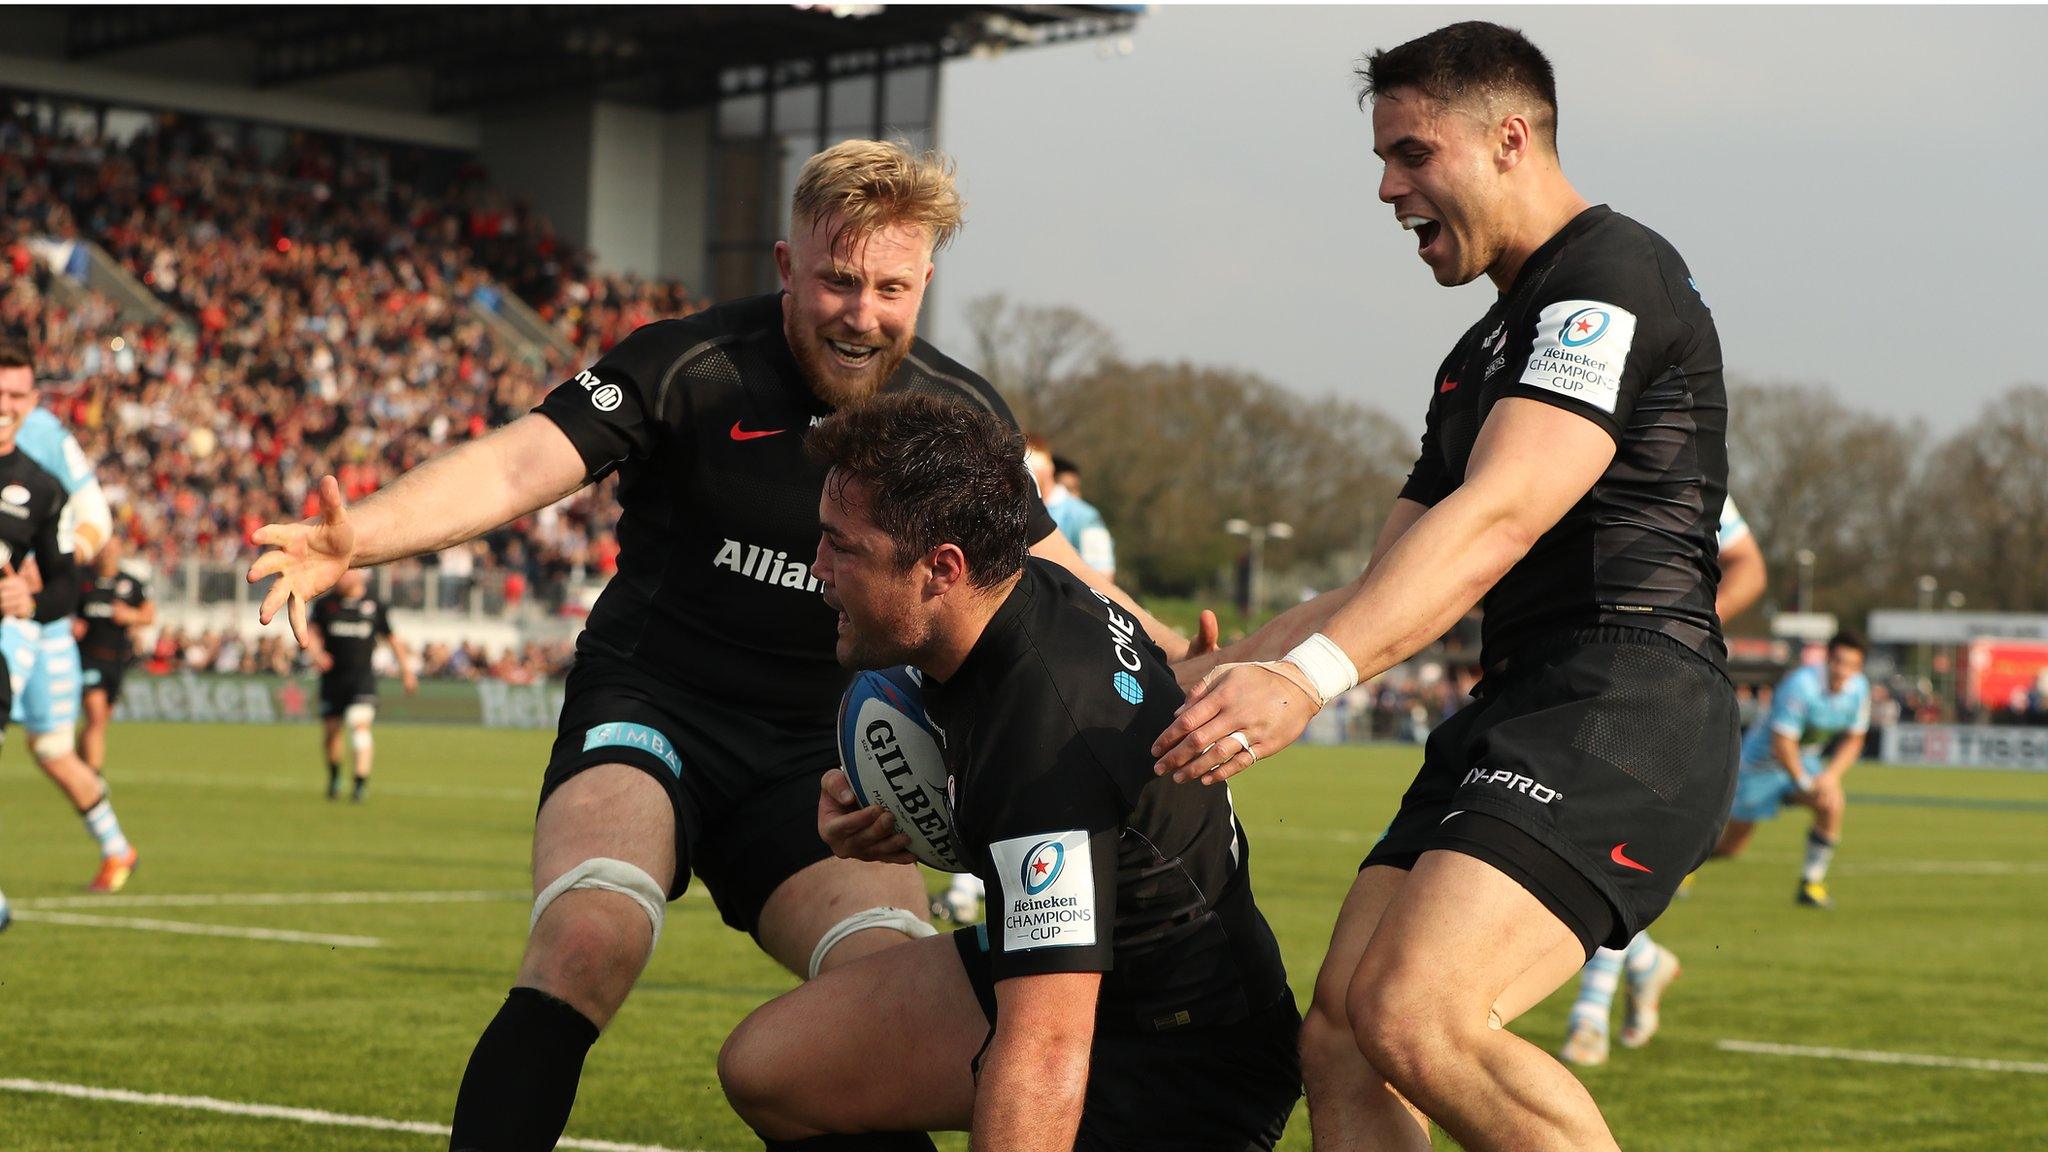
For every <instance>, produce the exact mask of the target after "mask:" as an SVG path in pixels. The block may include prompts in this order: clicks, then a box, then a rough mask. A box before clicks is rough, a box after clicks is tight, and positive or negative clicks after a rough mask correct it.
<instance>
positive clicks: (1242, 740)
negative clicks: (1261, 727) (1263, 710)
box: [1224, 728, 1259, 764]
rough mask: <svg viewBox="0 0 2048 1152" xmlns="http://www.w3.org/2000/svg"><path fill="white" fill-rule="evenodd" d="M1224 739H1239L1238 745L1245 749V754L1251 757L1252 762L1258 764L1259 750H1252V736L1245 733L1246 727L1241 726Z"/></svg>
mask: <svg viewBox="0 0 2048 1152" xmlns="http://www.w3.org/2000/svg"><path fill="white" fill-rule="evenodd" d="M1224 739H1225V740H1235V741H1237V745H1238V747H1240V748H1243V749H1244V754H1245V755H1246V756H1249V757H1251V763H1253V764H1257V763H1258V762H1259V754H1258V753H1257V752H1254V751H1252V738H1251V737H1250V736H1247V735H1245V733H1244V729H1242V728H1240V729H1238V730H1237V731H1235V732H1232V733H1231V734H1230V735H1228V736H1225V737H1224Z"/></svg>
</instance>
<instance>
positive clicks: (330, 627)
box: [310, 595, 391, 681]
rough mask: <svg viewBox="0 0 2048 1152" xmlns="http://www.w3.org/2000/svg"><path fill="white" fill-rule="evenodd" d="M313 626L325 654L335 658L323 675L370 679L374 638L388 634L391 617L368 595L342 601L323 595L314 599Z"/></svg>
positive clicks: (380, 637) (377, 638) (336, 677)
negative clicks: (316, 629)
mask: <svg viewBox="0 0 2048 1152" xmlns="http://www.w3.org/2000/svg"><path fill="white" fill-rule="evenodd" d="M310 620H311V622H312V625H313V627H315V628H318V629H319V630H320V640H321V642H322V643H324V644H326V645H327V654H328V655H329V656H332V657H334V666H333V667H332V668H329V669H328V670H327V672H326V674H325V675H326V678H328V679H331V680H336V681H341V680H356V681H363V680H371V679H373V678H374V677H373V674H372V673H371V670H370V658H371V656H372V655H374V654H375V653H376V651H377V641H378V640H380V639H382V638H384V637H386V636H389V635H391V620H390V618H389V617H387V616H386V615H385V613H384V606H383V605H382V604H379V603H377V602H376V601H375V600H372V599H370V598H369V597H368V596H365V597H363V598H361V599H360V600H343V599H342V598H341V597H340V596H339V595H334V596H322V597H321V598H320V599H318V600H316V601H314V602H313V612H312V615H311V617H310Z"/></svg>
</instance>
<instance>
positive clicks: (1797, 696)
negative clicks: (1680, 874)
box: [1714, 628, 1870, 908]
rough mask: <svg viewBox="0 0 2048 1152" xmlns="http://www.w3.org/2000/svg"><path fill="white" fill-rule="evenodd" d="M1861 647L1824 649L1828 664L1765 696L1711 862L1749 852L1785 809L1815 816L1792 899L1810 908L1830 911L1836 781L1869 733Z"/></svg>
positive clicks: (1846, 633) (1838, 797) (1839, 799)
mask: <svg viewBox="0 0 2048 1152" xmlns="http://www.w3.org/2000/svg"><path fill="white" fill-rule="evenodd" d="M1865 651H1866V645H1865V644H1864V642H1863V637H1861V636H1859V635H1857V634H1856V633H1855V632H1852V631H1850V630H1848V629H1846V628H1845V629H1843V630H1842V631H1840V632H1837V633H1835V636H1834V638H1833V639H1831V640H1829V641H1828V654H1827V663H1826V664H1825V665H1819V666H1816V665H1812V664H1806V665H1802V666H1800V667H1798V668H1794V669H1793V670H1792V671H1791V672H1790V673H1788V674H1786V676H1785V678H1784V679H1783V680H1781V681H1779V682H1778V688H1777V690H1776V691H1775V692H1772V693H1771V712H1770V715H1769V716H1767V717H1766V718H1765V719H1764V720H1763V721H1762V722H1761V723H1759V724H1758V725H1757V726H1756V727H1754V728H1752V729H1750V730H1749V734H1748V735H1747V736H1745V737H1744V738H1743V741H1742V774H1741V776H1740V777H1739V778H1738V779H1737V781H1736V785H1735V805H1734V807H1733V808H1732V809H1731V810H1730V811H1729V813H1728V826H1727V828H1725V829H1724V830H1722V832H1721V842H1720V843H1719V844H1717V845H1715V847H1714V855H1715V856H1716V857H1727V856H1737V855H1740V854H1741V853H1742V850H1743V849H1744V848H1747V847H1749V838H1750V837H1751V836H1753V835H1755V834H1756V826H1757V824H1758V823H1759V822H1761V821H1764V820H1769V819H1771V818H1772V817H1774V816H1776V815H1777V814H1778V811H1779V810H1780V809H1781V808H1783V807H1784V806H1785V805H1786V804H1798V805H1800V806H1801V807H1805V808H1811V809H1813V826H1812V827H1811V828H1809V829H1808V830H1807V833H1806V862H1805V863H1804V864H1803V865H1802V866H1801V867H1800V870H1799V887H1798V889H1797V890H1796V892H1795V893H1794V898H1795V899H1796V900H1797V901H1798V902H1799V903H1801V904H1804V905H1806V906H1807V907H1810V908H1832V907H1834V903H1835V902H1834V900H1833V899H1832V898H1831V897H1829V896H1828V887H1827V878H1828V865H1829V864H1830V863H1832V862H1833V861H1834V858H1835V848H1836V846H1837V845H1839V844H1840V843H1841V842H1842V812H1843V809H1844V808H1846V807H1847V806H1848V797H1847V794H1845V793H1844V792H1843V791H1842V777H1844V776H1847V775H1848V774H1849V769H1851V768H1853V767H1855V766H1856V761H1857V760H1858V759H1859V758H1860V757H1861V756H1862V755H1863V738H1864V736H1865V735H1866V734H1867V733H1868V732H1869V731H1870V681H1869V680H1868V679H1866V678H1865V677H1864V675H1863V657H1864V654H1865Z"/></svg>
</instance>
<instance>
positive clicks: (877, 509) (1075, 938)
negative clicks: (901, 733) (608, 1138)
mask: <svg viewBox="0 0 2048 1152" xmlns="http://www.w3.org/2000/svg"><path fill="white" fill-rule="evenodd" d="M810 446H811V450H812V452H813V454H814V455H815V457H816V458H817V459H819V460H821V461H823V462H824V463H826V464H829V465H830V466H831V468H832V472H831V473H830V475H829V477H828V478H827V480H826V481H825V490H824V496H823V498H822V500H821V507H820V518H821V520H822V522H823V532H822V538H821V540H820V542H819V544H818V548H817V558H816V563H815V565H814V567H813V571H814V572H815V573H816V574H817V577H818V580H819V582H820V583H821V584H822V585H823V588H824V595H825V601H826V603H827V604H829V605H831V606H832V607H833V608H835V609H836V610H837V611H838V613H839V637H838V644H837V648H836V652H837V655H838V657H839V659H840V660H841V661H842V662H843V663H844V664H846V665H847V666H848V667H851V668H877V667H883V666H889V665H895V664H910V665H912V666H914V667H916V668H918V669H919V670H920V671H921V672H922V673H923V676H924V687H925V707H926V710H927V712H928V714H929V715H930V717H931V720H932V722H933V723H934V725H935V726H936V727H937V728H938V729H939V730H940V731H942V732H943V733H944V734H945V743H944V746H945V755H946V760H947V765H948V768H949V769H950V771H951V773H952V779H951V781H950V783H949V785H948V791H949V793H950V796H949V802H950V807H951V810H952V812H951V815H952V818H953V830H954V835H955V837H956V840H957V841H958V843H959V844H961V845H962V847H963V849H964V850H965V851H966V852H967V853H968V854H969V856H970V859H971V860H972V862H973V866H974V871H975V872H976V874H978V875H980V876H981V877H982V878H983V880H984V881H985V882H986V883H987V885H988V890H989V892H990V893H991V894H993V895H994V897H995V900H994V903H993V908H992V912H994V913H995V914H994V915H991V916H990V917H989V920H988V922H987V923H986V924H985V925H982V926H980V927H977V928H969V929H962V930H960V931H957V932H955V933H953V934H952V938H951V939H950V940H940V939H933V940H921V941H918V942H917V943H915V944H913V945H910V946H908V947H904V948H896V949H890V950H888V951H885V952H882V953H881V954H879V955H875V956H870V957H868V958H866V959H864V960H862V961H860V962H858V963H855V964H849V965H847V966H845V967H842V968H839V969H837V970H835V971H832V972H829V973H827V974H825V976H823V977H822V978H820V979H819V980H817V981H815V982H813V983H810V984H807V985H805V986H803V987H801V988H798V989H797V990H796V991H794V992H791V993H789V994H788V995H785V996H783V997H781V998H779V999H777V1000H775V1001H772V1002H771V1003H769V1004H768V1005H766V1006H764V1007H762V1008H761V1009H759V1010H758V1011H756V1012H755V1013H754V1014H753V1015H752V1016H750V1017H749V1018H748V1019H747V1021H746V1022H745V1023H743V1024H741V1025H740V1028H739V1030H738V1031H736V1032H735V1033H734V1034H733V1035H732V1037H731V1038H730V1039H729V1040H728V1041H727V1042H726V1046H725V1050H724V1051H723V1052H722V1053H721V1054H720V1057H719V1076H720V1079H721V1080H722V1081H723V1083H724V1085H725V1089H726V1094H727V1096H728V1098H730V1099H731V1100H732V1102H733V1105H734V1107H735V1108H736V1109H738V1111H739V1113H740V1115H741V1116H742V1117H744V1118H745V1119H746V1120H747V1121H748V1122H749V1123H750V1124H752V1125H753V1126H754V1128H755V1130H756V1131H758V1132H759V1133H760V1134H761V1135H762V1137H763V1138H764V1139H765V1140H766V1141H767V1142H768V1146H769V1147H770V1148H771V1149H818V1150H820V1152H823V1150H824V1149H826V1148H831V1149H845V1148H854V1147H859V1148H863V1149H884V1148H889V1149H898V1148H901V1149H911V1148H917V1149H929V1148H931V1147H932V1145H931V1143H930V1142H929V1141H928V1140H926V1139H925V1137H924V1136H922V1135H903V1136H877V1135H867V1136H864V1137H847V1136H841V1137H840V1138H838V1139H833V1138H832V1134H858V1133H869V1134H873V1133H889V1132H906V1131H907V1132H912V1133H922V1132H924V1131H927V1130H932V1129H970V1128H971V1129H972V1131H973V1134H974V1135H973V1147H974V1148H976V1149H1001V1150H1003V1152H1031V1150H1034V1149H1061V1150H1065V1149H1071V1148H1077V1147H1078V1148H1101V1149H1110V1148H1162V1149H1163V1148H1173V1149H1189V1150H1203V1149H1214V1150H1217V1152H1224V1150H1229V1152H1244V1150H1245V1149H1264V1148H1271V1147H1272V1146H1273V1144H1274V1142H1275V1141H1277V1140H1278V1139H1279V1137H1280V1132H1281V1129H1282V1128H1283V1127H1284V1126H1285V1124H1286V1121H1287V1116H1288V1113H1289V1111H1290V1110H1291V1109H1292V1108H1293V1106H1294V1102H1295V1100H1296V1099H1298V1098H1299V1096H1300V1093H1301V1081H1300V1077H1299V1075H1298V1070H1297V1066H1296V1061H1295V1033H1296V1031H1297V1029H1298V1027H1299V1024H1300V1017H1299V1015H1298V1014H1297V1013H1296V1011H1295V1007H1294V1001H1293V996H1292V994H1291V993H1289V991H1288V989H1287V981H1286V973H1285V971H1284V970H1283V969H1282V966H1281V962H1280V951H1279V947H1278V945H1277V944H1276V943H1275V941H1274V939H1273V934H1272V932H1271V930H1270V929H1269V928H1268V927H1267V925H1266V922H1265V918H1264V917H1263V916H1262V915H1261V914H1260V912H1259V909H1258V906H1257V904H1256V903H1254V901H1253V898H1252V889H1251V877H1250V874H1249V851H1250V849H1249V846H1248V844H1247V843H1246V841H1245V837H1244V833H1243V832H1242V831H1241V830H1240V829H1239V828H1238V827H1237V823H1236V820H1235V819H1234V817H1233V815H1232V811H1231V805H1230V799H1229V797H1228V795H1227V793H1226V791H1225V790H1224V789H1215V790H1206V789H1188V788H1177V787H1175V786H1174V785H1173V784H1172V782H1170V781H1167V780H1161V779H1158V778H1157V777H1155V776H1153V775H1152V772H1151V767H1152V756H1151V753H1150V751H1149V747H1150V744H1151V742H1152V737H1153V736H1154V735H1156V734H1157V733H1158V731H1159V730H1160V729H1161V728H1163V727H1164V726H1165V725H1166V723H1167V722H1168V721H1169V720H1170V719H1171V718H1172V715H1173V709H1174V706H1175V705H1176V704H1177V703H1178V702H1179V700H1180V690H1179V688H1178V686H1176V685H1175V683H1174V680H1173V676H1172V673H1171V672H1170V671H1169V670H1168V668H1167V667H1166V663H1165V660H1164V657H1163V654H1162V653H1161V652H1160V651H1159V650H1158V649H1157V648H1155V647H1154V646H1152V645H1151V644H1149V643H1146V642H1145V640H1144V639H1143V637H1142V636H1141V635H1140V634H1139V632H1138V629H1137V625H1136V623H1135V622H1134V621H1132V620H1131V619H1130V618H1129V617H1127V616H1125V615H1124V614H1123V613H1122V612H1121V611H1120V610H1119V609H1118V608H1117V606H1116V605H1115V604H1113V603H1111V602H1110V601H1109V600H1108V598H1106V597H1104V596H1103V595H1101V594H1100V593H1098V592H1095V591H1094V590H1092V589H1090V588H1089V587H1088V586H1087V585H1085V584H1083V583H1081V582H1080V581H1079V580H1077V579H1075V578H1074V577H1073V576H1072V575H1070V574H1068V573H1067V572H1065V571H1064V570H1062V569H1060V568H1059V567H1058V566H1056V565H1053V564H1050V563H1047V562H1045V561H1043V560H1036V559H1030V558H1028V557H1027V555H1026V551H1025V543H1026V540H1027V538H1028V537H1027V527H1028V524H1029V521H1030V518H1031V511H1032V509H1033V507H1034V505H1035V502H1034V500H1033V499H1032V496H1033V494H1032V491H1031V489H1030V487H1029V486H1028V484H1029V482H1028V481H1027V480H1026V479H1025V477H1024V476H1023V475H1022V473H1021V472H1020V470H1019V469H1018V467H1017V464H1018V461H1019V460H1020V458H1021V457H1022V455H1023V451H1022V449H1023V444H1022V440H1021V438H1020V437H1018V436H1017V434H1016V433H1015V432H1014V430H1012V429H1010V428H1008V427H1007V426H1005V425H1004V424H1003V423H1002V422H1001V421H999V420H997V419H995V418H994V417H992V416H990V415H988V414H987V413H985V412H982V411H979V410H976V409H971V408H968V407H967V406H965V405H962V404H958V403H955V402H950V401H946V400H940V399H935V398H931V397H923V396H914V395H908V396H888V397H883V398H881V399H879V400H876V401H874V402H872V403H869V404H866V405H862V406H860V407H858V408H854V409H850V410H847V411H844V412H841V413H840V414H838V415H836V416H834V417H833V418H832V419H831V420H828V421H827V422H826V423H825V424H824V425H823V426H821V427H819V428H818V429H817V431H815V432H813V433H812V434H811V437H810ZM853 799H854V798H853V793H852V789H851V788H850V787H849V786H848V784H847V782H846V777H845V775H844V774H843V773H841V772H839V771H837V770H834V771H832V772H829V773H827V774H826V775H825V778H824V783H823V788H822V789H821V795H820V797H819V803H818V822H819V829H820V832H821V834H822V835H823V836H824V838H825V839H826V841H827V842H828V843H830V844H832V846H833V848H834V850H835V851H836V852H838V853H840V854H841V855H847V856H853V857H857V858H861V859H869V860H888V859H907V857H906V856H904V855H903V846H904V844H905V843H906V840H905V839H904V838H903V837H902V836H900V835H899V834H896V833H895V831H894V827H893V825H892V824H891V823H890V822H889V816H888V813H887V811H886V810H885V809H882V808H855V807H853ZM877 1021H887V1022H888V1026H887V1027H881V1028H877V1027H875V1023H876V1022H877Z"/></svg>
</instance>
